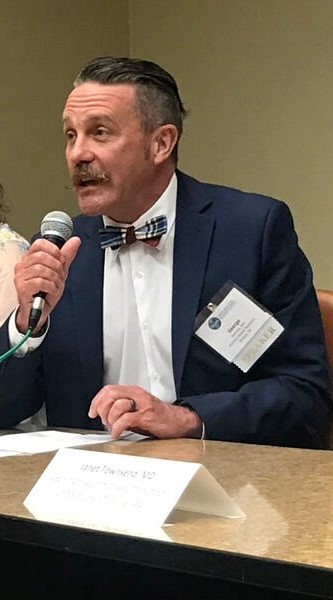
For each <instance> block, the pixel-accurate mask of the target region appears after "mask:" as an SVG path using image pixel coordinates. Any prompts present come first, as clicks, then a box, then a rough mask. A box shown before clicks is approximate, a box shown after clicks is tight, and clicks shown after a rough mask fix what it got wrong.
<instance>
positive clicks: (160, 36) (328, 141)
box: [130, 0, 333, 288]
mask: <svg viewBox="0 0 333 600" xmlns="http://www.w3.org/2000/svg"><path fill="white" fill-rule="evenodd" d="M332 31H333V1H332V0H206V2H203V1H202V0H130V47H131V54H132V56H141V57H143V58H151V59H153V60H156V61H157V62H160V63H161V64H162V65H163V66H165V67H166V68H167V69H169V70H170V71H171V72H172V73H173V74H174V75H175V76H176V79H177V80H178V82H179V85H180V90H181V94H182V97H183V99H184V100H185V103H186V104H187V107H188V108H189V109H190V110H191V115H190V116H189V118H188V121H187V124H186V131H185V136H184V139H183V143H182V147H181V153H180V155H181V161H180V166H181V167H182V168H183V169H184V170H186V171H188V172H190V173H191V174H194V175H195V176H197V177H198V178H202V179H206V180H209V181H212V182H217V183H223V184H226V185H231V186H235V187H239V188H242V189H244V190H248V191H257V192H261V193H264V194H268V195H272V196H274V197H277V198H280V199H283V200H285V201H286V202H287V203H288V205H289V206H290V208H291V209H292V212H293V215H294V219H295V225H296V229H297V231H298V234H299V238H300V243H301V245H302V247H303V249H304V250H305V251H306V253H307V255H308V257H309V258H310V260H311V262H312V264H313V267H314V275H315V283H316V284H317V285H318V286H327V287H332V288H333V236H332V234H331V232H332V229H333V191H332V190H333V168H332V167H333V35H332Z"/></svg>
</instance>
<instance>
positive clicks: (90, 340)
mask: <svg viewBox="0 0 333 600" xmlns="http://www.w3.org/2000/svg"><path fill="white" fill-rule="evenodd" d="M88 224H89V227H88V229H87V231H86V233H84V234H82V232H81V231H79V234H80V237H81V239H82V245H81V248H80V250H79V253H78V255H77V257H76V259H75V261H74V262H73V265H72V267H71V269H72V271H71V286H72V302H73V306H74V310H73V315H74V320H75V331H76V333H77V336H78V351H79V356H80V360H81V361H82V364H83V365H85V368H84V379H85V381H84V384H85V390H86V393H87V394H88V397H90V398H92V397H93V396H94V395H95V394H96V391H97V390H99V389H100V388H101V387H102V385H103V333H102V327H103V279H104V252H103V251H102V250H101V247H100V242H99V235H98V227H100V226H101V224H102V222H101V221H100V220H99V219H91V223H89V222H88Z"/></svg>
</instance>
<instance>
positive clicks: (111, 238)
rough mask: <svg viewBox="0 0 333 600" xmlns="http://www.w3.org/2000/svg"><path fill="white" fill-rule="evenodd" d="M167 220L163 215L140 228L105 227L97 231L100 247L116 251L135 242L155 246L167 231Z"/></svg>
mask: <svg viewBox="0 0 333 600" xmlns="http://www.w3.org/2000/svg"><path fill="white" fill-rule="evenodd" d="M167 224H168V222H167V218H166V216H165V215H160V216H159V217H154V218H153V219H149V221H146V223H144V225H140V227H133V225H132V226H130V227H113V225H107V226H106V227H102V228H101V229H99V230H98V232H99V235H100V238H101V247H102V249H103V250H105V248H108V247H110V248H112V250H117V249H118V248H120V246H123V245H124V244H133V242H135V241H136V240H140V241H141V242H145V243H146V244H150V245H151V246H157V244H158V242H159V241H160V238H161V236H162V235H163V234H164V233H166V231H167Z"/></svg>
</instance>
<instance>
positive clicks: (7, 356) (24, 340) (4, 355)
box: [0, 328, 32, 364]
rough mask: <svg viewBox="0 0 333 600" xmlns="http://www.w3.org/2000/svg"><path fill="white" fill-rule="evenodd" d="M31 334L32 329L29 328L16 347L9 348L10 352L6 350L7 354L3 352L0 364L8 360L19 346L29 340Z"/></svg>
mask: <svg viewBox="0 0 333 600" xmlns="http://www.w3.org/2000/svg"><path fill="white" fill-rule="evenodd" d="M31 334H32V329H31V328H29V329H28V331H27V333H26V334H25V335H24V337H23V338H22V339H21V341H20V342H19V343H18V344H16V346H13V348H11V349H10V350H7V352H5V353H4V354H2V355H1V356H0V364H1V363H2V362H3V361H4V360H6V359H7V358H9V357H10V356H11V355H12V354H14V353H15V352H16V350H18V349H19V348H21V346H23V344H24V342H26V341H27V339H29V337H30V336H31Z"/></svg>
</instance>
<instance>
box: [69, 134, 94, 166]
mask: <svg viewBox="0 0 333 600" xmlns="http://www.w3.org/2000/svg"><path fill="white" fill-rule="evenodd" d="M66 154H67V159H68V160H69V161H70V162H72V163H74V164H78V163H82V162H85V163H90V162H92V161H93V160H94V158H95V155H94V153H93V152H92V150H91V148H90V144H89V140H86V139H84V138H79V137H78V138H77V139H76V140H75V143H74V144H72V145H71V146H69V147H67V152H66Z"/></svg>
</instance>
